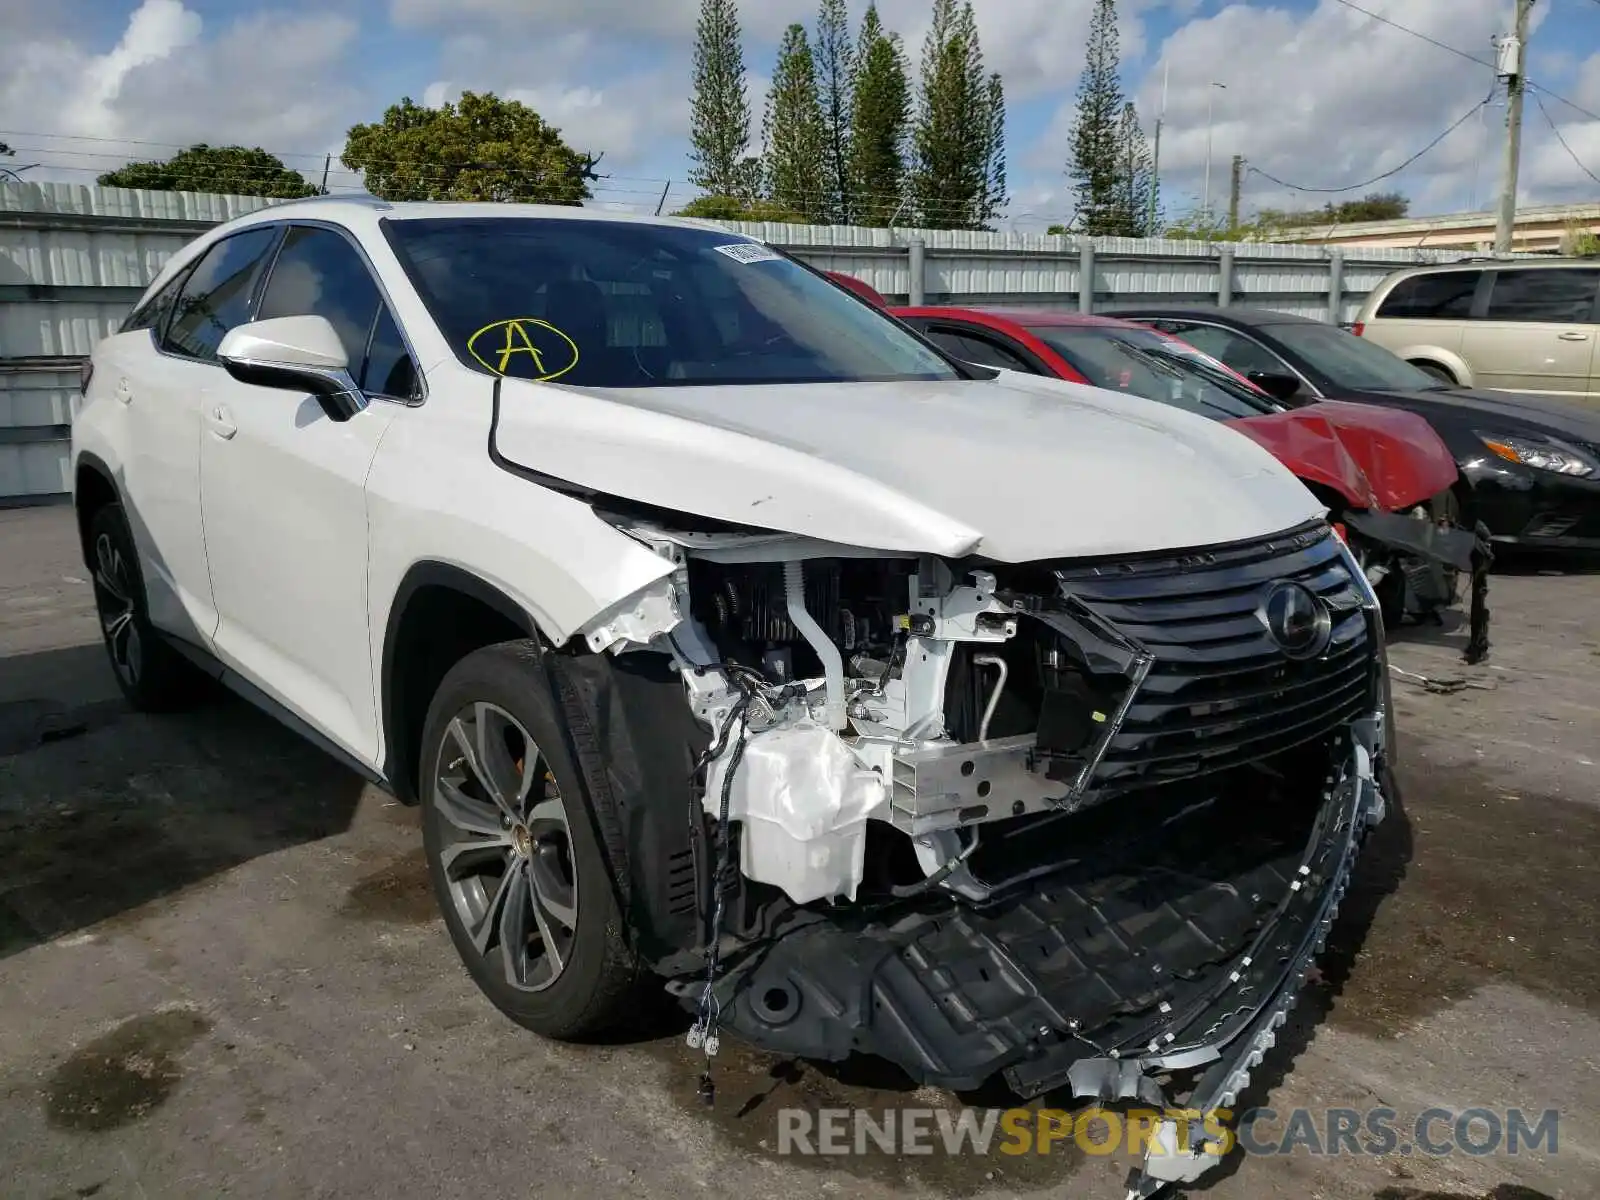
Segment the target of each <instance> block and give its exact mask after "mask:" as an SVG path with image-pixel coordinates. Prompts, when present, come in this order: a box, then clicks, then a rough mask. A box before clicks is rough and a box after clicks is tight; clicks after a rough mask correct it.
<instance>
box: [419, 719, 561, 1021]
mask: <svg viewBox="0 0 1600 1200" xmlns="http://www.w3.org/2000/svg"><path fill="white" fill-rule="evenodd" d="M437 762H438V768H437V770H436V772H435V778H434V784H433V803H434V806H435V808H436V809H437V810H438V815H439V816H440V817H441V818H442V821H441V823H440V830H441V834H442V836H441V839H440V843H441V845H440V851H439V856H440V866H441V867H442V868H443V872H444V877H445V880H446V882H447V884H448V889H449V896H450V901H451V903H452V905H453V906H454V908H455V915H456V917H457V918H458V919H459V920H460V922H461V924H462V927H463V928H464V929H465V930H466V933H467V936H468V938H469V940H470V941H471V943H472V947H473V949H474V950H475V951H476V952H477V953H478V954H479V955H481V956H482V957H483V958H484V959H485V960H486V962H487V963H488V964H489V965H490V966H491V968H492V969H494V970H496V971H497V972H498V973H499V974H501V975H502V976H503V977H504V978H505V981H506V983H507V984H509V985H510V986H511V987H514V988H516V989H518V990H520V991H529V992H538V991H543V990H544V989H545V988H547V987H549V986H550V985H551V984H552V983H554V982H555V981H556V980H557V979H558V978H559V977H560V975H561V973H562V971H563V970H565V969H566V965H567V963H568V962H570V961H571V958H572V947H573V942H574V941H575V939H576V937H577V924H578V879H577V873H576V871H575V869H574V866H573V861H572V837H571V828H570V825H569V822H568V816H567V807H566V802H565V801H564V800H563V799H562V796H561V791H560V788H559V787H558V785H557V784H556V781H555V777H554V774H553V773H552V772H551V770H550V767H549V765H548V763H547V762H546V761H545V758H544V756H543V754H542V753H540V750H539V747H538V746H537V745H536V744H535V743H534V740H533V738H532V737H530V736H529V735H528V731H527V729H526V728H524V727H523V725H522V723H521V722H520V721H518V720H517V719H516V718H515V717H513V716H512V715H511V714H510V713H508V712H506V710H505V709H503V708H500V707H499V706H498V705H494V704H488V703H481V702H480V703H475V704H471V705H469V706H467V707H465V708H463V709H461V710H460V711H459V712H458V713H457V714H456V715H455V717H454V718H452V719H451V721H450V724H449V725H448V726H447V727H446V730H445V734H444V739H443V744H442V745H441V746H440V748H439V754H438V759H437Z"/></svg>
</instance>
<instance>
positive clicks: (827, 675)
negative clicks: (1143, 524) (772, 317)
mask: <svg viewBox="0 0 1600 1200" xmlns="http://www.w3.org/2000/svg"><path fill="white" fill-rule="evenodd" d="M619 524H622V525H623V527H624V528H626V529H627V531H628V532H630V533H631V534H632V535H633V536H635V537H638V538H640V539H641V540H645V541H646V542H648V543H649V544H651V545H652V546H654V547H655V548H656V550H657V551H658V552H659V553H661V554H663V555H664V556H666V557H668V558H670V559H671V560H672V561H673V562H674V563H675V564H676V566H677V570H676V571H675V572H674V574H673V576H672V577H671V579H670V580H663V581H662V584H661V587H660V588H659V589H658V592H659V594H656V595H654V596H652V597H641V598H639V601H638V603H637V604H635V605H634V606H633V608H632V609H631V610H630V611H629V612H627V613H613V614H608V615H607V616H606V617H605V618H604V619H603V620H601V621H599V622H597V623H595V624H593V625H592V626H591V627H590V628H589V629H587V630H586V631H585V633H586V637H587V641H588V645H589V648H590V649H591V650H595V651H601V650H611V651H615V652H618V653H616V654H615V655H607V656H601V655H591V656H588V658H587V660H586V661H587V664H588V665H586V666H579V667H575V668H573V669H574V671H575V672H576V673H577V675H576V678H577V687H576V694H577V695H578V700H579V702H580V703H581V704H582V705H583V706H584V707H585V708H586V709H587V710H588V711H589V713H590V714H591V716H590V720H591V723H592V725H593V728H594V729H595V731H596V732H597V734H598V735H599V736H600V737H601V739H602V741H609V746H608V751H609V753H610V757H611V758H612V759H613V760H614V761H613V762H612V764H611V765H609V766H608V767H607V772H608V775H609V778H608V780H606V781H605V786H608V787H610V788H611V790H612V792H613V794H615V795H618V796H619V798H620V800H621V807H622V809H623V810H624V811H625V812H626V813H628V814H629V819H630V828H629V831H628V841H629V849H630V854H631V856H632V858H633V859H634V860H635V861H633V862H632V863H631V864H630V866H629V870H628V871H627V872H625V874H626V876H627V878H626V880H625V881H624V890H625V892H626V893H627V895H625V897H624V899H625V902H626V903H627V909H626V911H628V912H629V914H630V919H631V921H632V923H633V924H634V926H635V927H636V929H638V930H639V931H640V944H641V951H642V953H643V954H644V956H645V957H646V958H647V959H648V960H649V961H650V962H651V964H652V966H653V967H654V968H655V970H656V971H657V972H658V973H659V974H661V975H662V976H663V977H665V979H666V980H667V985H668V988H669V990H670V991H672V992H673V993H674V994H676V995H678V996H679V997H680V998H681V999H682V1000H683V1002H684V1003H685V1005H686V1006H687V1007H688V1008H689V1009H690V1010H691V1011H693V1012H695V1013H696V1014H697V1020H696V1022H695V1026H694V1030H693V1032H692V1033H691V1041H692V1042H693V1043H694V1044H696V1045H700V1046H704V1047H706V1048H707V1050H708V1051H711V1052H714V1051H715V1049H716V1039H717V1038H718V1037H719V1035H720V1033H721V1032H723V1031H733V1032H735V1033H737V1034H739V1035H741V1036H743V1037H745V1038H747V1039H749V1040H750V1041H752V1042H755V1043H757V1044H759V1045H761V1046H763V1047H765V1048H767V1049H770V1050H773V1051H778V1052H782V1053H789V1054H795V1055H800V1056H805V1057H810V1058H819V1059H833V1060H838V1059H843V1058H845V1057H847V1056H849V1055H851V1054H857V1053H865V1054H873V1055H878V1056H881V1057H883V1058H886V1059H888V1060H890V1061H892V1062H894V1063H896V1064H897V1065H899V1066H900V1067H902V1068H903V1069H904V1070H905V1071H906V1072H907V1073H908V1074H910V1075H911V1076H912V1077H913V1078H915V1079H917V1080H918V1081H921V1082H926V1083H930V1084H934V1085H938V1086H942V1087H948V1088H954V1089H966V1088H973V1087H976V1086H978V1085H980V1084H982V1083H984V1082H985V1081H986V1080H989V1079H991V1078H992V1077H994V1076H996V1075H1003V1077H1004V1079H1005V1081H1006V1082H1007V1083H1008V1084H1009V1085H1010V1087H1011V1088H1012V1089H1014V1090H1015V1091H1016V1092H1017V1093H1018V1094H1019V1095H1021V1096H1023V1097H1033V1096H1038V1095H1041V1094H1043V1093H1045V1092H1047V1091H1055V1090H1059V1089H1068V1090H1070V1091H1071V1093H1072V1094H1073V1095H1075V1096H1079V1097H1084V1098H1092V1099H1099V1100H1118V1099H1138V1100H1141V1101H1144V1102H1148V1103H1150V1104H1155V1105H1160V1106H1166V1107H1189V1108H1199V1109H1206V1108H1210V1107H1222V1106H1226V1105H1228V1104H1230V1103H1232V1101H1233V1098H1234V1097H1235V1096H1236V1095H1237V1093H1238V1092H1239V1091H1240V1089H1241V1088H1242V1087H1243V1086H1244V1083H1245V1081H1246V1079H1247V1078H1248V1073H1249V1071H1250V1069H1251V1068H1252V1067H1253V1066H1255V1065H1256V1064H1257V1063H1258V1062H1259V1061H1260V1059H1261V1056H1262V1054H1263V1053H1264V1052H1265V1050H1266V1049H1267V1048H1268V1047H1269V1046H1270V1045H1271V1044H1272V1039H1273V1032H1274V1030H1275V1029H1276V1028H1277V1027H1278V1026H1279V1025H1281V1024H1282V1022H1283V1020H1284V1015H1285V1013H1286V1012H1287V1010H1288V1008H1289V1007H1290V1006H1291V1005H1292V1003H1293V1001H1294V998H1295V994H1296V991H1297V990H1298V988H1299V987H1300V985H1301V983H1302V981H1303V980H1304V978H1305V976H1306V973H1307V971H1308V970H1309V968H1310V966H1311V963H1312V959H1313V957H1314V956H1315V955H1316V953H1317V952H1318V951H1319V950H1320V949H1321V946H1322V944H1323V939H1324V938H1325V936H1326V934H1327V931H1328V928H1329V925H1330V924H1331V922H1332V920H1333V917H1334V913H1335V909H1336V907H1337V905H1338V902H1339V898H1340V896H1341V894H1342V892H1343V890H1344V888H1345V886H1346V884H1347V881H1348V878H1349V875H1350V872H1351V869H1352V864H1353V862H1354V860H1355V856H1356V853H1357V850H1358V848H1359V845H1360V842H1361V839H1362V837H1363V835H1364V833H1365V832H1366V830H1367V829H1368V828H1369V827H1370V826H1371V825H1373V824H1375V823H1376V822H1377V821H1379V820H1380V819H1382V817H1383V814H1384V808H1385V800H1384V794H1383V780H1384V779H1385V778H1386V775H1385V770H1384V760H1385V751H1386V736H1385V720H1386V714H1385V711H1384V700H1383V697H1384V696H1385V695H1386V690H1385V688H1384V686H1383V682H1384V675H1383V673H1384V670H1385V662H1384V657H1383V652H1382V634H1383V631H1382V623H1381V618H1380V615H1379V613H1378V605H1377V599H1376V597H1375V595H1374V593H1373V590H1372V588H1371V587H1370V585H1369V584H1368V581H1367V579H1366V577H1365V575H1364V574H1363V572H1362V570H1361V568H1360V566H1359V565H1358V564H1357V562H1356V559H1355V558H1354V556H1353V555H1352V554H1351V552H1350V551H1349V549H1348V548H1347V547H1346V546H1345V545H1344V543H1343V542H1342V541H1341V540H1340V539H1339V538H1337V537H1336V536H1335V535H1334V533H1333V531H1332V530H1331V529H1330V528H1329V527H1328V526H1327V525H1326V524H1325V523H1323V522H1320V521H1318V522H1313V523H1311V524H1309V525H1306V526H1303V527H1301V528H1298V529H1295V530H1291V531H1288V532H1285V533H1282V534H1279V535H1275V536H1272V537H1267V538H1261V539H1255V540H1251V541H1248V542H1243V543H1237V544H1232V545H1226V546H1218V547H1210V548H1207V549H1205V550H1201V551H1194V552H1190V553H1177V554H1172V553H1166V554H1151V555H1144V556H1135V557H1123V558H1119V559H1117V560H1115V561H1105V560H1097V561H1081V560H1080V561H1064V562H1045V563H1031V564H1024V565H1014V564H1001V563H984V562H976V561H969V562H963V563H950V562H946V561H941V560H938V559H931V558H927V557H917V556H913V555H905V556H894V555H881V554H873V555H866V554H864V553H863V552H861V551H856V550H851V549H848V548H844V547H837V546H828V545H822V544H818V543H808V542H805V541H804V540H803V539H799V538H789V537H783V536H776V535H765V536H763V535H745V534H732V533H724V534H700V533H686V532H681V531H672V530H669V529H664V528H660V527H658V526H654V525H651V526H642V525H637V524H635V525H631V526H630V525H627V524H626V523H624V522H621V521H620V520H619ZM630 664H632V665H630ZM641 679H644V680H648V681H649V682H648V683H641V682H640V680H641ZM630 695H631V696H633V699H631V700H630V699H629V698H628V697H629V696H630ZM668 730H670V731H668ZM664 731H667V732H664ZM674 768H676V769H678V770H681V772H682V774H681V775H675V774H674V775H672V776H671V778H670V779H669V778H668V772H670V771H672V770H673V769H674ZM679 779H682V780H683V781H684V782H683V783H682V785H681V787H680V786H679V783H678V781H679ZM1182 1093H1187V1094H1182ZM1187 1134H1188V1131H1185V1135H1184V1136H1182V1137H1179V1135H1178V1131H1177V1130H1176V1129H1175V1128H1164V1129H1163V1130H1161V1131H1160V1137H1162V1138H1165V1139H1166V1140H1167V1141H1168V1142H1171V1143H1172V1145H1171V1147H1170V1149H1171V1150H1172V1152H1171V1153H1168V1154H1164V1155H1159V1156H1157V1155H1153V1156H1152V1157H1151V1159H1150V1160H1149V1162H1148V1163H1147V1165H1146V1173H1145V1175H1144V1176H1143V1181H1142V1182H1140V1183H1138V1184H1136V1190H1139V1189H1144V1190H1143V1194H1151V1193H1152V1192H1153V1191H1154V1190H1155V1189H1156V1187H1158V1186H1159V1185H1160V1184H1162V1183H1163V1182H1165V1181H1170V1180H1174V1179H1189V1178H1194V1177H1195V1176H1197V1175H1198V1174H1200V1173H1201V1172H1202V1171H1203V1170H1205V1169H1206V1168H1207V1167H1208V1166H1210V1165H1212V1164H1213V1163H1215V1162H1216V1161H1217V1160H1216V1158H1215V1156H1214V1155H1208V1154H1206V1153H1204V1152H1203V1151H1202V1150H1201V1148H1200V1144H1199V1140H1198V1139H1199V1138H1200V1137H1201V1136H1202V1135H1201V1132H1200V1129H1199V1126H1198V1123H1197V1126H1196V1129H1195V1130H1194V1135H1195V1136H1194V1137H1189V1136H1187ZM1179 1146H1184V1147H1188V1149H1187V1150H1185V1151H1184V1152H1182V1153H1179V1152H1178V1151H1177V1147H1179Z"/></svg>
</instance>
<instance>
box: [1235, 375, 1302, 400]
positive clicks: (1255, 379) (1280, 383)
mask: <svg viewBox="0 0 1600 1200" xmlns="http://www.w3.org/2000/svg"><path fill="white" fill-rule="evenodd" d="M1245 378H1246V379H1248V380H1249V381H1250V382H1251V383H1253V384H1255V385H1256V386H1257V387H1258V388H1260V389H1261V390H1262V391H1263V392H1265V393H1266V394H1267V395H1269V396H1271V397H1272V398H1273V399H1274V400H1293V399H1294V398H1295V396H1296V395H1298V394H1299V392H1300V379H1299V377H1298V376H1295V375H1289V374H1285V373H1280V372H1277V371H1251V372H1249V373H1247V374H1246V375H1245Z"/></svg>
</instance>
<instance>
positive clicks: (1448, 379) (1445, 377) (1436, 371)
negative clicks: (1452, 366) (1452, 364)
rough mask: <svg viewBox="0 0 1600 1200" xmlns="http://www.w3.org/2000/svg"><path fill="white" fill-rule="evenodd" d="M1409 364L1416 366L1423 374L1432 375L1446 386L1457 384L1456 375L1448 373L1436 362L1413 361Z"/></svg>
mask: <svg viewBox="0 0 1600 1200" xmlns="http://www.w3.org/2000/svg"><path fill="white" fill-rule="evenodd" d="M1411 365H1412V366H1413V367H1415V368H1417V370H1419V371H1421V372H1422V373H1423V374H1424V375H1432V376H1433V377H1434V378H1435V379H1437V380H1438V381H1439V382H1440V383H1442V384H1445V385H1446V386H1448V387H1456V386H1458V384H1457V382H1456V377H1455V376H1454V375H1452V374H1450V372H1449V371H1446V370H1445V369H1444V368H1443V367H1441V366H1440V365H1439V364H1438V363H1431V362H1414V363H1412V364H1411Z"/></svg>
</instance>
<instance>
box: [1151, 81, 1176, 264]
mask: <svg viewBox="0 0 1600 1200" xmlns="http://www.w3.org/2000/svg"><path fill="white" fill-rule="evenodd" d="M1171 74H1172V64H1171V63H1168V64H1167V65H1166V66H1165V67H1164V68H1163V69H1162V71H1161V108H1160V111H1158V112H1157V113H1156V138H1155V149H1154V150H1153V151H1152V152H1151V155H1150V213H1149V217H1148V218H1147V222H1146V225H1145V228H1146V230H1147V231H1148V236H1150V237H1155V236H1156V215H1157V214H1156V207H1157V205H1158V204H1159V203H1160V202H1161V122H1163V121H1164V120H1166V119H1167V80H1168V78H1169V77H1170V76H1171Z"/></svg>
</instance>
